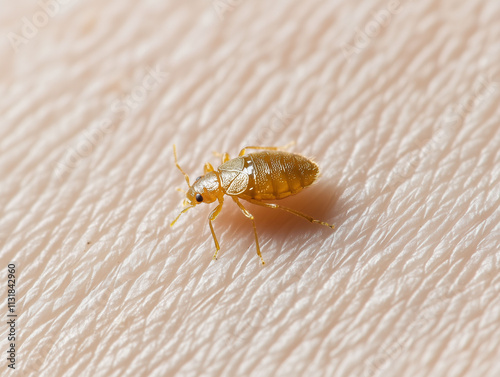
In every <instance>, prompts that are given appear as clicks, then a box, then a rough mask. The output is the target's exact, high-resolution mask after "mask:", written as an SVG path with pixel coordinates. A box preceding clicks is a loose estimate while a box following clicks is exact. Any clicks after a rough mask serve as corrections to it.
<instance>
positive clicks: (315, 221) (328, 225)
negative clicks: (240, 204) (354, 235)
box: [248, 199, 335, 229]
mask: <svg viewBox="0 0 500 377" xmlns="http://www.w3.org/2000/svg"><path fill="white" fill-rule="evenodd" d="M248 201H249V202H250V203H252V204H257V205H259V206H263V207H268V208H279V209H282V210H284V211H287V212H290V213H293V214H294V215H297V216H300V217H303V218H304V219H306V220H307V221H310V222H311V223H314V224H321V225H325V226H327V227H329V228H332V229H334V228H335V225H330V224H328V223H325V222H324V221H320V220H316V219H314V218H313V217H311V216H309V215H306V214H305V213H302V212H299V211H296V210H294V209H291V208H287V207H283V206H280V205H278V204H274V203H266V202H261V201H258V200H255V199H248Z"/></svg>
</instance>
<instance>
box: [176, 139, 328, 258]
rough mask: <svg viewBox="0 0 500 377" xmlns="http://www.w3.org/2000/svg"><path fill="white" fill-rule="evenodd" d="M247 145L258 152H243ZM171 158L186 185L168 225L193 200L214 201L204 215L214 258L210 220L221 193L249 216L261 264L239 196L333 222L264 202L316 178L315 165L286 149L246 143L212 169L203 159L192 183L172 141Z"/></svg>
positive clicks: (293, 191) (220, 201) (215, 213)
mask: <svg viewBox="0 0 500 377" xmlns="http://www.w3.org/2000/svg"><path fill="white" fill-rule="evenodd" d="M250 149H251V150H258V152H254V153H248V154H245V152H246V151H247V150H250ZM174 158H175V164H176V166H177V168H178V169H179V170H180V171H181V172H182V174H184V177H185V178H186V182H187V184H188V186H189V189H188V191H187V192H186V200H185V201H184V204H187V205H188V206H187V207H186V208H184V209H183V210H182V211H181V213H180V214H179V215H178V216H177V218H176V219H175V220H174V221H173V222H172V224H171V226H173V225H174V224H175V222H176V221H177V219H178V218H179V217H180V215H182V214H183V213H184V212H186V211H187V210H188V209H190V208H193V207H194V206H196V205H197V204H200V203H213V202H215V201H218V205H217V207H215V209H214V210H213V211H212V212H211V213H210V215H209V217H208V223H209V225H210V230H211V232H212V236H213V238H214V242H215V248H216V252H215V254H214V259H217V252H218V251H219V250H220V247H219V242H218V241H217V237H216V236H215V232H214V228H213V226H212V221H213V220H215V218H216V217H217V216H218V215H219V213H220V211H221V209H222V205H223V203H224V195H228V196H230V197H231V199H233V200H234V201H235V202H236V204H237V205H238V207H239V208H240V210H241V211H242V212H243V214H244V215H245V216H246V217H248V218H249V219H250V220H252V224H253V230H254V235H255V244H256V247H257V254H258V255H259V257H260V259H261V261H262V264H265V262H264V259H263V258H262V254H261V252H260V247H259V239H258V237H257V228H256V227H255V220H254V217H253V215H252V214H250V212H248V211H247V209H246V208H245V207H244V206H243V204H241V202H240V201H239V199H244V200H246V201H248V202H250V203H253V204H257V205H260V206H264V207H269V208H280V209H282V210H285V211H288V212H290V213H293V214H294V215H297V216H300V217H303V218H304V219H306V220H308V221H310V222H312V223H318V224H321V225H326V226H328V227H330V228H332V229H333V225H330V224H327V223H325V222H323V221H319V220H316V219H313V218H312V217H311V216H308V215H306V214H304V213H302V212H299V211H296V210H293V209H290V208H286V207H283V206H280V205H278V204H274V203H267V202H264V200H276V199H283V198H286V197H287V196H290V195H294V194H297V193H299V192H300V191H302V190H303V189H304V188H306V187H307V186H310V185H312V184H313V183H314V182H315V181H316V179H317V178H318V175H319V168H318V165H316V163H314V162H313V161H311V160H310V159H308V158H306V157H304V156H302V155H300V154H295V153H289V152H286V151H284V150H282V148H278V147H246V148H243V149H242V150H241V151H240V154H239V156H238V157H236V158H233V159H230V158H229V155H228V154H227V153H224V154H223V155H222V165H220V166H219V167H218V168H217V170H215V169H214V168H213V167H212V165H211V164H209V163H206V164H205V168H204V172H205V174H204V175H203V176H201V177H198V178H197V179H196V181H195V182H194V183H193V185H191V184H190V183H189V177H188V175H187V174H186V173H185V172H184V171H183V170H182V168H181V167H180V166H179V163H178V162H177V153H176V151H175V145H174Z"/></svg>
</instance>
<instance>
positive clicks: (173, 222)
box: [170, 206, 194, 227]
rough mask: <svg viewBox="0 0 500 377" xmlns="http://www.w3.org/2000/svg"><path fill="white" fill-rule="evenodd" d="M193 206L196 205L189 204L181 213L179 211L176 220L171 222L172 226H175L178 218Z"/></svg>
mask: <svg viewBox="0 0 500 377" xmlns="http://www.w3.org/2000/svg"><path fill="white" fill-rule="evenodd" d="M193 207H194V206H189V207H186V208H184V209H183V210H182V211H181V213H179V214H178V215H177V217H176V218H175V220H174V221H172V223H171V224H170V226H171V227H172V226H174V224H175V223H176V222H177V220H178V219H179V217H181V215H182V214H183V213H184V212H186V211H187V210H188V209H190V208H193Z"/></svg>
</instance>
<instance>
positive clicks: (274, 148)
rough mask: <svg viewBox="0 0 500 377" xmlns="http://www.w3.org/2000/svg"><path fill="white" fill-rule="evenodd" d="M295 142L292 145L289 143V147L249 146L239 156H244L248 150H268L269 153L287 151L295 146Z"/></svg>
mask: <svg viewBox="0 0 500 377" xmlns="http://www.w3.org/2000/svg"><path fill="white" fill-rule="evenodd" d="M294 144H295V142H294V141H292V142H290V143H288V144H287V145H284V146H282V147H259V146H249V147H245V148H243V149H242V150H241V151H240V154H239V155H238V156H243V155H244V154H245V152H246V150H247V149H260V150H268V151H279V150H284V149H287V148H289V147H290V146H292V145H294Z"/></svg>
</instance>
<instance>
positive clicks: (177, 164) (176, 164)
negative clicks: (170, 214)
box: [174, 144, 191, 222]
mask: <svg viewBox="0 0 500 377" xmlns="http://www.w3.org/2000/svg"><path fill="white" fill-rule="evenodd" d="M174 159H175V166H177V169H179V170H180V171H181V173H182V174H184V178H186V182H187V184H188V186H189V187H191V185H190V184H189V176H188V175H187V174H186V173H185V172H184V170H182V168H181V167H180V165H179V162H178V161H177V151H176V149H175V144H174ZM181 213H182V212H181ZM179 216H180V215H179ZM176 220H177V219H176ZM174 222H175V221H174Z"/></svg>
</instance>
